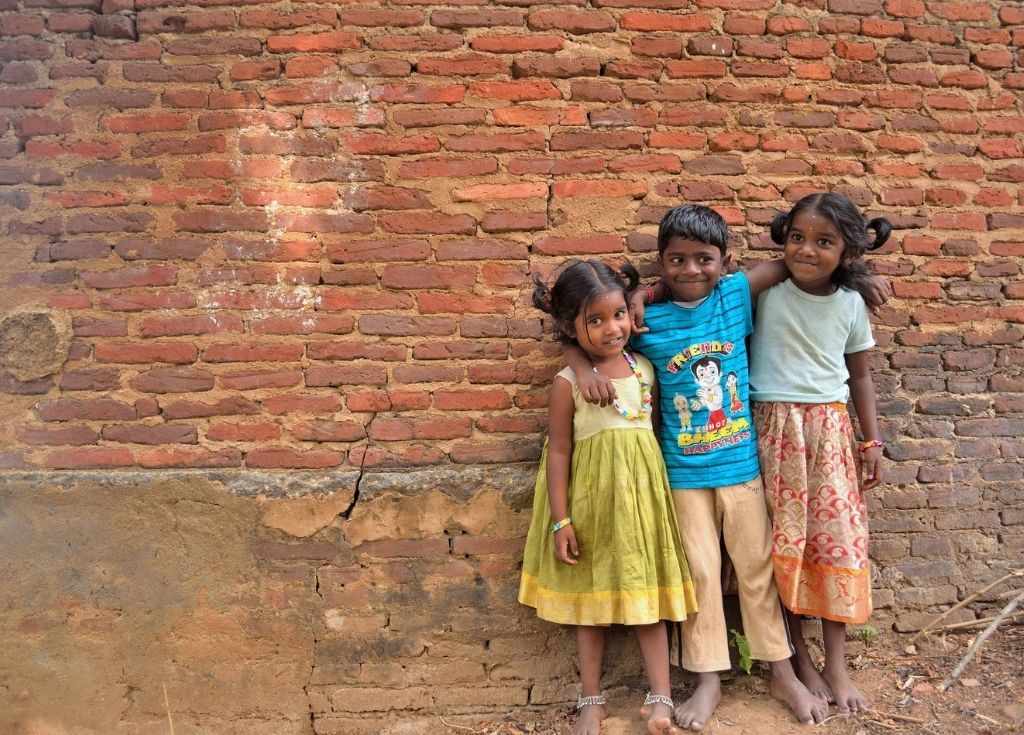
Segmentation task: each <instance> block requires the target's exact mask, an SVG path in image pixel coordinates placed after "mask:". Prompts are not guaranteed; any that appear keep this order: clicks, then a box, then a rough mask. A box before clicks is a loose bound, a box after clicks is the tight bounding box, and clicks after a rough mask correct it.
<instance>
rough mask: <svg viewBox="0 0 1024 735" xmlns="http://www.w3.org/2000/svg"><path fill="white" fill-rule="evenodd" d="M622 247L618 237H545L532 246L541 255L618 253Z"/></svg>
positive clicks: (620, 238)
mask: <svg viewBox="0 0 1024 735" xmlns="http://www.w3.org/2000/svg"><path fill="white" fill-rule="evenodd" d="M622 246H623V242H622V237H621V236H620V235H592V236H583V237H545V238H543V239H541V240H538V241H537V243H536V244H535V245H534V252H536V253H540V254H543V255H583V254H599V253H618V252H621V251H622Z"/></svg>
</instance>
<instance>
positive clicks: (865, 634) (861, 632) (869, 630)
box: [853, 625, 878, 646]
mask: <svg viewBox="0 0 1024 735" xmlns="http://www.w3.org/2000/svg"><path fill="white" fill-rule="evenodd" d="M853 635H854V637H855V638H856V639H857V640H859V641H860V642H861V643H863V644H864V645H865V646H870V645H871V644H872V643H874V642H875V639H876V638H878V628H876V627H875V626H873V625H865V626H863V627H861V628H857V630H855V631H854V632H853Z"/></svg>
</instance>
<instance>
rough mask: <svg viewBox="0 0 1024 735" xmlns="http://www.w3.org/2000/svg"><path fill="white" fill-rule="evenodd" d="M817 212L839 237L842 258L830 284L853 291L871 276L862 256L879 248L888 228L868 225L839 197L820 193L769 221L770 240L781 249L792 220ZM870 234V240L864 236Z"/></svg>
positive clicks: (878, 220)
mask: <svg viewBox="0 0 1024 735" xmlns="http://www.w3.org/2000/svg"><path fill="white" fill-rule="evenodd" d="M806 211H811V212H817V213H818V214H820V215H822V216H823V217H827V218H828V220H829V221H830V222H831V223H832V224H833V225H835V228H836V229H837V230H839V234H841V235H842V237H843V256H842V259H841V260H840V261H839V267H838V268H836V270H835V271H834V272H833V273H832V282H833V283H835V284H836V285H837V286H843V287H845V288H850V289H855V288H856V284H857V283H859V282H861V281H863V279H864V278H866V277H868V276H870V275H871V271H870V270H869V269H868V265H867V263H865V262H864V254H865V253H867V252H870V251H872V250H877V249H878V248H880V247H882V246H883V245H884V244H885V242H886V240H888V239H889V235H890V234H892V224H891V223H890V222H889V220H887V219H885V218H884V217H875V218H874V219H873V220H870V221H868V222H865V221H864V216H863V215H862V214H861V213H860V210H859V209H857V205H856V204H854V203H853V202H851V201H850V200H849V199H848V198H847V197H845V196H843V195H842V194H836V193H833V192H823V193H820V194H808V195H807V196H805V197H804V198H803V199H801V200H800V201H798V202H797V203H796V204H795V205H794V206H793V208H792V209H791V210H789V212H788V213H787V214H783V213H781V212H780V213H779V214H777V215H775V219H773V220H772V226H771V233H772V240H774V241H775V242H777V243H778V244H779V245H785V244H786V240H787V239H788V238H789V230H790V228H791V227H792V226H793V220H794V219H796V216H797V215H798V214H800V213H801V212H806ZM868 230H873V231H874V233H875V236H874V238H871V237H870V236H869V235H868Z"/></svg>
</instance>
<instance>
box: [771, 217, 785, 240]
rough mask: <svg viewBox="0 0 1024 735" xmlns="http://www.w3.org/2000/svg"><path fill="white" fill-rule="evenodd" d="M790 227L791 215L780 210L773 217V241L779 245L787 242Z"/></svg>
mask: <svg viewBox="0 0 1024 735" xmlns="http://www.w3.org/2000/svg"><path fill="white" fill-rule="evenodd" d="M788 229H789V215H788V214H783V213H782V212H779V213H778V214H777V215H775V217H774V218H772V224H771V233H772V242H774V243H776V244H778V245H785V244H786V235H787V234H788V232H787V230H788Z"/></svg>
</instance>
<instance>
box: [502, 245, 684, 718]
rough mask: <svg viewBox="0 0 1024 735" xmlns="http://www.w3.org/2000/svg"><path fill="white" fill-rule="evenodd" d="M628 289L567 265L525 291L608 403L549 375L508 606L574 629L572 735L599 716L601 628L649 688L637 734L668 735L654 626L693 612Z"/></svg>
mask: <svg viewBox="0 0 1024 735" xmlns="http://www.w3.org/2000/svg"><path fill="white" fill-rule="evenodd" d="M637 281H638V275H637V272H636V270H635V269H633V268H632V266H629V265H628V264H627V265H626V266H625V267H624V268H623V270H622V272H621V273H619V272H616V271H614V270H613V269H611V268H610V267H608V266H607V265H605V264H604V263H601V262H600V261H597V260H587V261H578V260H577V261H573V262H572V263H570V264H569V265H568V266H567V267H566V268H564V269H563V270H562V272H561V274H560V275H559V276H558V279H557V281H556V282H555V285H554V287H553V288H550V289H549V288H548V287H547V286H545V285H544V284H542V283H540V282H538V283H537V287H536V289H535V291H534V304H535V305H536V306H537V307H538V308H540V309H542V310H544V311H546V312H547V313H549V314H550V315H551V316H552V318H553V321H554V324H555V329H556V333H557V335H558V337H559V339H560V340H562V341H563V342H566V343H570V344H575V345H578V346H579V347H580V348H581V349H582V350H583V351H584V352H586V353H587V355H588V356H589V357H590V359H591V361H592V363H593V365H594V370H595V371H598V372H600V373H601V374H603V375H605V376H606V377H608V378H610V379H611V380H613V381H614V383H615V387H616V392H617V395H618V398H617V399H616V400H615V402H614V403H613V405H611V406H604V407H602V406H598V405H594V404H590V403H587V402H586V401H585V400H583V398H582V397H581V396H580V393H579V390H578V388H577V386H576V377H575V375H574V373H573V371H572V369H571V368H568V367H567V368H565V369H563V370H562V371H561V372H559V373H558V375H557V376H556V377H555V379H554V381H553V383H552V385H551V395H550V399H549V403H548V430H549V433H548V441H547V444H546V446H545V448H544V453H543V455H542V457H541V465H540V470H539V472H538V474H537V484H536V487H535V489H534V501H533V520H532V522H531V525H530V532H529V535H528V537H527V540H526V550H525V553H524V559H523V574H522V580H521V583H520V586H519V601H520V602H522V603H523V604H524V605H529V606H530V607H533V608H536V610H537V615H538V616H539V617H541V618H543V619H544V620H550V621H551V622H554V623H562V624H565V625H574V626H576V643H577V647H578V653H579V666H580V678H581V684H582V695H581V696H580V698H579V700H578V702H577V705H576V708H577V710H578V711H579V717H578V719H577V722H576V725H575V727H574V733H576V735H597V733H598V732H599V731H600V727H601V720H603V719H604V717H605V714H606V713H605V708H604V704H605V698H604V697H603V696H602V695H601V661H602V656H603V653H604V644H605V631H606V627H607V626H608V625H611V624H613V623H615V624H623V625H629V626H632V627H633V628H634V630H635V631H636V635H637V640H638V641H639V644H640V650H641V653H642V655H643V660H644V668H645V670H646V673H647V679H648V683H649V686H650V693H649V694H648V695H647V698H646V700H645V702H644V710H643V711H644V713H645V716H646V717H647V728H648V730H649V732H650V733H652V735H666V734H668V733H677V732H678V730H676V728H674V727H673V725H672V710H673V704H672V699H671V696H670V694H671V688H670V685H669V662H668V642H667V633H666V629H665V624H664V622H663V621H665V620H671V621H681V620H684V619H685V618H686V616H687V614H689V613H693V612H696V609H697V605H696V597H695V595H694V590H693V584H692V582H691V580H690V573H689V569H688V568H687V565H686V558H685V556H684V554H683V549H682V546H681V544H680V540H679V530H678V528H677V526H676V517H675V512H674V510H673V505H672V497H671V490H670V489H669V485H668V477H667V474H666V471H665V464H664V462H663V460H662V458H661V453H660V451H659V449H658V440H657V438H656V437H655V434H654V430H653V426H652V411H653V408H654V407H656V406H657V405H658V401H657V395H656V390H657V386H656V385H655V378H654V369H653V367H652V366H651V364H650V363H649V362H648V361H647V359H646V358H644V357H643V356H642V355H635V354H633V353H631V352H630V351H629V350H628V341H629V335H630V329H631V322H630V315H629V311H628V309H627V306H626V293H627V290H629V289H632V288H635V287H636V284H637Z"/></svg>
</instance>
